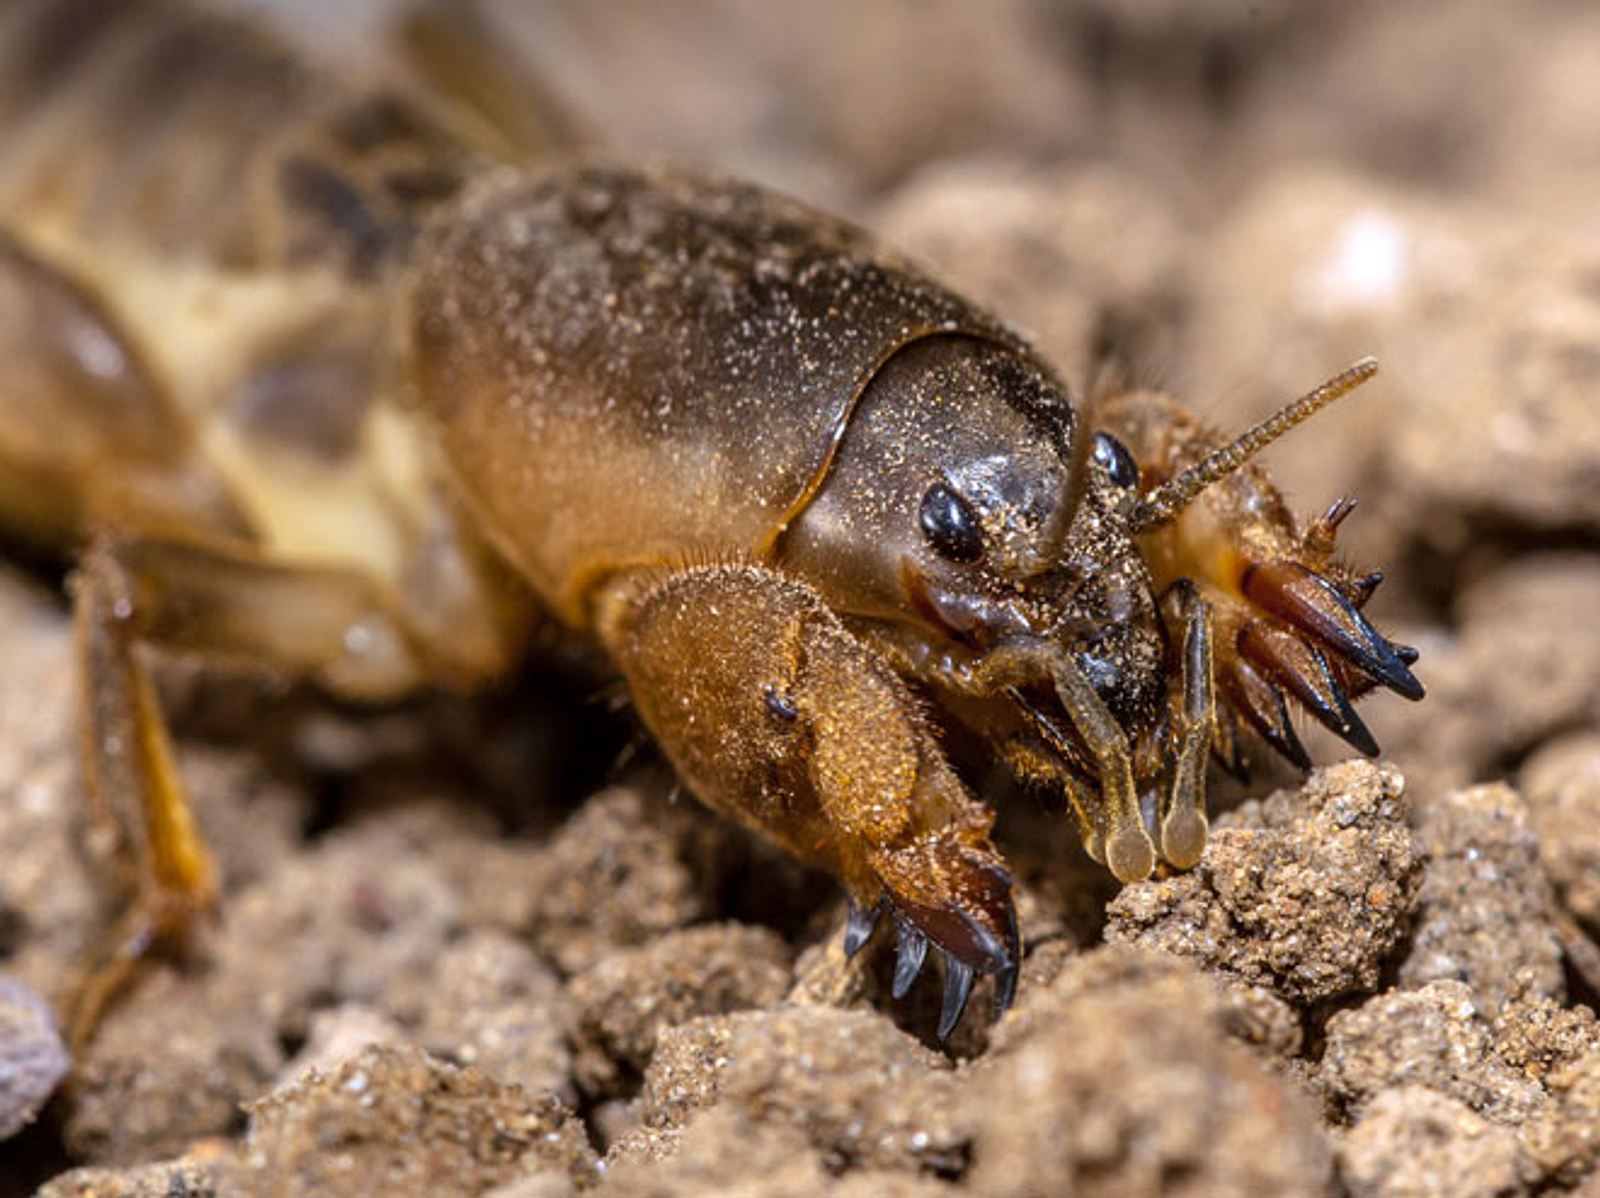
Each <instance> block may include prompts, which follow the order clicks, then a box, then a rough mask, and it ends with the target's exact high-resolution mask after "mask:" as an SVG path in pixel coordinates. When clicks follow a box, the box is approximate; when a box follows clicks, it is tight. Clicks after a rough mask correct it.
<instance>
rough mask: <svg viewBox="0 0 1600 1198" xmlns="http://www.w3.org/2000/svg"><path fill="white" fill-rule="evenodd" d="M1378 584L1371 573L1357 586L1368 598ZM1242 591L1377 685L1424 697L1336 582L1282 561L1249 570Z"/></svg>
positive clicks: (1412, 676) (1413, 678)
mask: <svg viewBox="0 0 1600 1198" xmlns="http://www.w3.org/2000/svg"><path fill="white" fill-rule="evenodd" d="M1376 577H1381V575H1380V576H1376ZM1376 585H1377V582H1376V579H1375V577H1374V576H1373V575H1368V576H1367V577H1366V578H1365V579H1361V580H1359V581H1358V583H1357V584H1356V588H1357V590H1358V593H1359V594H1360V597H1361V598H1362V599H1365V598H1366V596H1367V595H1368V594H1370V593H1371V591H1372V589H1373V588H1374V587H1376ZM1241 587H1242V589H1243V591H1244V594H1245V597H1246V598H1247V599H1249V600H1250V601H1251V602H1252V603H1254V604H1255V605H1256V606H1257V607H1259V608H1261V609H1262V610H1263V611H1265V612H1267V613H1269V614H1271V615H1273V616H1276V617H1277V618H1278V619H1280V620H1282V621H1283V622H1284V623H1285V624H1287V625H1289V627H1290V628H1292V629H1293V630H1294V631H1295V632H1296V633H1299V634H1303V635H1305V636H1309V637H1310V638H1312V639H1313V640H1315V641H1317V642H1318V643H1319V644H1320V645H1322V646H1323V647H1324V648H1326V649H1327V650H1328V651H1330V652H1332V653H1335V654H1337V655H1338V656H1339V657H1341V658H1342V659H1344V660H1345V661H1346V662H1348V663H1349V664H1350V665H1352V666H1354V667H1355V668H1356V669H1358V670H1360V671H1361V672H1362V673H1364V674H1366V675H1367V676H1368V677H1370V678H1371V679H1372V680H1373V681H1374V682H1377V683H1379V684H1380V685H1382V686H1386V687H1388V688H1389V689H1390V690H1392V691H1394V692H1395V693H1396V694H1398V695H1403V696H1404V697H1405V698H1407V699H1412V700H1416V699H1420V698H1422V697H1423V694H1424V691H1423V687H1422V683H1421V682H1419V681H1418V680H1417V676H1416V675H1415V674H1413V673H1412V672H1411V669H1410V665H1409V663H1407V662H1406V660H1405V659H1404V658H1403V657H1401V655H1400V653H1399V652H1398V650H1397V649H1396V647H1395V646H1394V645H1391V644H1390V643H1389V642H1388V641H1387V640H1385V639H1384V638H1383V637H1382V636H1381V635H1380V634H1379V633H1378V630H1377V629H1375V628H1374V627H1373V626H1372V625H1371V623H1369V622H1368V620H1367V618H1366V617H1365V616H1363V615H1362V614H1361V612H1360V610H1359V608H1358V606H1357V603H1356V601H1355V600H1353V599H1351V598H1350V597H1349V596H1348V595H1346V594H1345V593H1344V592H1343V591H1342V590H1340V589H1339V587H1338V586H1337V585H1335V584H1334V582H1333V581H1332V580H1331V579H1329V578H1327V577H1326V576H1324V575H1322V574H1319V573H1317V572H1316V571H1315V570H1311V569H1309V568H1307V567H1306V566H1303V565H1301V564H1300V563H1299V562H1296V561H1290V560H1279V561H1269V562H1257V563H1255V564H1254V565H1252V566H1250V567H1248V568H1247V569H1246V570H1245V572H1244V577H1243V578H1242V580H1241ZM1347 739H1348V738H1347Z"/></svg>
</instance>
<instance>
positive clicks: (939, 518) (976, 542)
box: [921, 483, 983, 565]
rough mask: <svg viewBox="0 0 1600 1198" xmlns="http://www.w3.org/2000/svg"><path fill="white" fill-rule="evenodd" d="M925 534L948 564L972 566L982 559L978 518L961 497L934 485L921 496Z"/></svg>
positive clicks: (946, 488)
mask: <svg viewBox="0 0 1600 1198" xmlns="http://www.w3.org/2000/svg"><path fill="white" fill-rule="evenodd" d="M921 516H922V532H923V535H924V536H926V537H927V538H928V544H930V545H932V546H933V551H934V552H935V553H937V554H938V555H939V556H940V557H942V558H944V559H945V560H946V561H951V562H959V563H961V564H962V565H971V564H972V563H973V562H975V561H977V560H978V559H980V558H981V557H983V530H982V529H981V528H979V527H978V515H977V513H976V512H974V511H973V510H972V505H971V504H969V503H968V502H967V501H966V500H965V499H963V498H962V497H961V496H960V495H958V494H956V493H955V492H954V491H952V490H951V489H950V488H949V487H947V486H945V485H944V484H943V483H934V484H933V486H931V487H929V488H928V493H927V494H926V495H924V496H923V497H922V513H921Z"/></svg>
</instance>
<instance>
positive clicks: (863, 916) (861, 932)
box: [844, 899, 883, 957]
mask: <svg viewBox="0 0 1600 1198" xmlns="http://www.w3.org/2000/svg"><path fill="white" fill-rule="evenodd" d="M882 911H883V907H882V905H881V904H878V903H874V904H872V906H870V907H862V906H860V905H858V904H857V903H856V901H855V900H854V899H851V900H850V915H849V918H848V919H847V920H846V921H845V925H844V955H845V956H846V957H853V956H855V955H856V954H857V953H859V952H860V951H861V950H862V949H863V948H865V947H866V946H867V941H869V940H871V939H872V933H873V932H874V931H876V930H877V927H878V916H879V915H880V914H881V913H882Z"/></svg>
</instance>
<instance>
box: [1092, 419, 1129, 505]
mask: <svg viewBox="0 0 1600 1198" xmlns="http://www.w3.org/2000/svg"><path fill="white" fill-rule="evenodd" d="M1094 460H1095V464H1096V465H1098V466H1099V467H1100V469H1102V470H1104V471H1105V472H1106V477H1107V478H1109V479H1110V480H1111V481H1112V482H1113V483H1114V484H1115V485H1117V486H1119V487H1121V488H1122V489H1123V490H1125V491H1127V490H1132V489H1133V488H1135V487H1137V486H1138V485H1139V465H1138V463H1137V462H1135V461H1134V460H1133V455H1132V454H1131V453H1129V452H1128V447H1127V446H1126V445H1124V444H1123V443H1122V442H1121V441H1118V440H1117V439H1116V438H1115V437H1113V436H1112V435H1111V434H1110V433H1096V434H1095V435H1094Z"/></svg>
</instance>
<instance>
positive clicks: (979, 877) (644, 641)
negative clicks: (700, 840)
mask: <svg viewBox="0 0 1600 1198" xmlns="http://www.w3.org/2000/svg"><path fill="white" fill-rule="evenodd" d="M601 613H602V614H601V621H600V623H601V632H602V636H603V639H604V640H605V643H606V645H607V647H608V649H609V650H610V652H611V653H612V655H613V656H614V658H615V659H616V661H617V663H618V665H619V666H620V667H621V669H622V672H623V675H624V676H625V678H626V679H627V682H628V686H629V689H630V691H631V692H632V695H633V699H634V702H635V704H636V705H637V706H638V709H639V713H640V715H641V716H642V717H643V719H644V722H645V724H646V725H647V726H648V727H649V728H650V730H651V731H652V733H654V734H655V736H656V738H657V739H658V740H659V741H660V743H661V745H662V747H663V749H665V751H666V753H667V755H668V756H669V757H670V758H671V759H672V761H673V763H674V765H676V766H677V768H678V770H679V772H680V773H681V774H682V776H683V777H684V779H685V780H686V781H687V782H688V783H689V784H690V786H691V787H692V788H693V789H694V790H695V792H696V793H697V794H698V795H699V796H700V798H701V799H702V800H704V801H705V802H706V803H707V804H708V805H710V806H712V807H714V808H716V809H717V810H719V811H722V812H723V813H725V814H727V815H729V816H731V817H732V818H734V819H737V820H739V821H740V822H742V823H744V824H746V825H747V826H749V827H752V828H754V829H756V830H757V831H760V832H762V833H763V834H765V835H767V836H769V837H771V838H772V839H774V840H776V841H778V842H779V843H781V844H783V845H784V846H786V847H787V848H788V849H790V850H791V851H792V852H794V853H795V854H796V855H797V856H799V857H801V858H803V859H805V860H807V861H810V862H813V863H815V864H817V865H820V866H822V867H823V868H826V869H828V870H830V871H832V872H833V873H834V874H835V875H836V876H837V877H839V878H840V880H841V881H842V882H843V883H844V885H845V887H846V889H847V891H848V892H849V894H850V897H851V901H852V903H853V904H854V909H855V911H856V912H857V913H858V914H857V915H856V917H855V918H854V919H853V920H852V922H851V926H850V939H851V941H852V946H853V947H859V946H860V944H861V943H864V941H865V939H866V936H867V933H868V932H869V931H870V927H871V915H870V913H875V912H877V911H880V910H883V909H888V910H889V911H890V912H891V913H892V914H893V916H894V919H895V925H896V931H897V937H898V951H899V967H898V969H897V971H896V981H895V987H894V988H895V992H896V993H897V994H900V993H903V992H904V991H905V989H906V988H907V987H909V985H910V984H911V981H912V979H914V978H915V976H916V974H917V972H918V969H919V968H920V966H921V964H922V961H923V958H924V955H925V954H926V951H927V948H928V946H929V943H930V942H931V943H932V944H933V945H934V946H935V947H936V948H937V949H939V950H940V952H941V953H942V955H943V956H944V957H945V1000H944V1011H943V1016H942V1018H941V1021H940V1031H941V1034H947V1033H948V1032H949V1031H950V1029H951V1028H953V1027H954V1026H955V1022H956V1020H957V1019H958V1018H959V1017H960V1014H961V1011H962V1009H963V1007H964V1006H965V1004H966V1000H967V996H968V994H969V992H970V990H971V986H972V981H973V976H974V974H980V973H993V974H995V975H997V1001H998V1002H999V1004H1000V1005H1001V1006H1002V1007H1003V1006H1004V1005H1005V1004H1006V1003H1007V1002H1008V1001H1009V998H1010V994H1011V989H1012V986H1013V985H1014V981H1015V975H1016V969H1017V964H1018V955H1019V949H1018V943H1017V929H1016V916H1015V913H1014V911H1013V908H1012V903H1011V895H1010V889H1011V882H1010V876H1009V874H1008V873H1007V871H1006V868H1005V864H1004V862H1003V861H1002V859H1001V858H1000V856H999V854H998V853H997V852H996V851H995V849H994V847H993V846H992V845H991V843H990V840H989V829H990V826H991V824H992V823H993V819H994V816H993V813H992V812H991V811H989V810H988V809H987V808H986V807H984V806H983V805H982V804H980V803H979V802H977V801H976V800H975V799H974V798H973V797H972V796H971V795H970V794H968V792H967V790H966V788H965V787H964V786H963V785H962V784H961V782H960V780H959V779H958V778H957V777H956V775H955V773H954V771H953V770H952V769H951V768H950V766H949V764H948V763H947V762H946V760H945V758H944V755H943V754H942V753H941V752H940V750H939V747H938V745H937V744H936V743H935V740H934V737H933V734H932V732H931V730H930V728H929V727H928V725H927V723H926V721H925V720H924V718H923V717H922V714H921V712H920V711H919V709H918V706H917V703H916V700H915V699H914V698H913V697H912V695H911V693H910V691H909V690H908V689H907V687H906V685H905V683H904V681H903V680H902V679H901V678H900V677H899V676H898V675H896V674H895V673H894V671H893V670H892V669H890V668H889V666H888V665H887V664H886V663H885V662H884V660H883V659H882V658H881V657H880V656H879V655H878V654H877V653H876V652H875V651H874V650H872V649H871V648H869V647H868V646H867V645H865V644H864V643H862V642H861V641H860V640H858V639H857V638H856V637H855V636H854V635H852V634H851V633H850V632H849V631H848V630H847V629H846V628H845V627H844V625H843V624H841V623H840V621H839V620H838V618H837V617H836V616H835V615H834V614H833V613H832V612H831V611H830V610H829V609H828V608H827V606H826V605H825V604H824V603H823V602H822V600H821V598H820V597H819V596H818V595H817V594H816V593H815V592H813V591H812V590H811V589H810V588H808V587H806V586H804V585H803V584H801V583H798V582H796V581H794V580H792V579H789V578H787V577H786V576H784V575H782V574H779V573H777V572H775V571H770V570H766V569H762V568H758V567H746V566H712V567H702V568H692V569H684V570H681V571H675V572H667V573H664V574H661V575H657V576H654V577H640V576H631V577H628V578H623V579H619V580H618V581H617V582H616V583H614V584H613V585H612V586H611V587H610V588H609V589H608V591H607V592H606V594H605V596H604V599H603V601H602V607H601Z"/></svg>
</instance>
